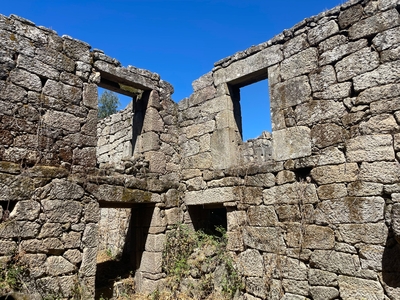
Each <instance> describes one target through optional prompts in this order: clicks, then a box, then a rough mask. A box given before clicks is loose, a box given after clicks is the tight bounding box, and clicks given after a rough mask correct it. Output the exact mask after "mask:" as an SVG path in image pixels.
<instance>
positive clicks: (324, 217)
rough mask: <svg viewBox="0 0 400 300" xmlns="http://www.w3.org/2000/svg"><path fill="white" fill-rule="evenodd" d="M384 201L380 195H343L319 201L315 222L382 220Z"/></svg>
mask: <svg viewBox="0 0 400 300" xmlns="http://www.w3.org/2000/svg"><path fill="white" fill-rule="evenodd" d="M384 207H385V201H384V200H383V198H381V197H345V198H342V199H338V200H327V201H323V202H321V203H319V204H318V205H317V209H316V210H315V214H316V215H315V219H316V223H317V224H341V223H368V222H378V221H380V220H383V216H384Z"/></svg>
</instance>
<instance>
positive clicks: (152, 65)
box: [0, 0, 344, 140]
mask: <svg viewBox="0 0 400 300" xmlns="http://www.w3.org/2000/svg"><path fill="white" fill-rule="evenodd" d="M343 2H344V1H342V0H302V1H299V0H286V1H276V0H275V1H271V0H257V1H256V0H239V1H238V0H143V1H138V0H113V1H111V0H109V1H105V0H96V1H92V0H90V1H86V0H68V1H64V0H52V1H50V0H40V1H38V0H37V1H27V0H20V1H2V4H1V6H0V13H1V14H3V15H6V16H9V15H10V14H16V15H19V16H21V17H24V18H26V19H29V20H31V21H33V22H34V23H36V24H37V25H42V26H45V27H48V28H51V29H53V30H55V31H57V32H58V34H59V35H64V34H67V35H69V36H72V37H73V38H76V39H80V40H83V41H85V42H87V43H89V44H90V45H91V46H92V47H93V48H98V49H101V50H103V51H104V52H105V53H106V54H107V55H109V56H111V57H115V58H117V59H118V60H119V61H120V62H121V63H122V65H124V66H127V65H133V66H135V67H138V68H144V69H148V70H150V71H152V72H156V73H158V74H160V75H161V78H162V79H164V80H166V81H168V82H170V83H171V84H172V85H173V86H174V88H175V93H174V94H173V95H172V98H173V99H174V100H175V101H177V102H178V101H179V100H181V99H183V98H185V97H188V96H189V95H190V94H191V93H192V87H191V83H192V81H193V80H195V79H197V78H198V77H200V76H201V75H203V74H205V73H207V72H209V71H210V70H211V69H212V68H213V64H214V62H216V61H218V60H220V59H221V58H224V57H226V56H229V55H232V54H234V53H235V52H237V51H241V50H245V49H247V48H249V47H250V46H252V45H257V44H259V43H262V42H264V41H267V40H269V39H271V38H272V37H273V36H275V35H276V34H279V33H280V32H282V31H283V30H284V29H287V28H290V27H292V26H293V25H295V24H296V23H298V22H300V21H301V20H303V19H304V18H307V17H310V16H312V15H316V14H318V13H320V12H322V11H324V10H327V9H330V8H333V7H334V6H336V5H339V4H341V3H343ZM262 83H263V82H261V83H259V84H257V85H259V86H258V87H257V86H254V87H252V86H249V87H247V88H246V90H247V89H249V90H248V91H244V90H242V93H243V94H242V101H243V103H242V117H243V124H244V129H243V130H244V139H245V140H246V139H248V138H254V137H256V136H258V135H259V134H261V132H262V130H268V131H270V130H271V129H270V125H269V123H270V121H269V108H268V106H267V103H268V97H267V96H266V94H267V93H268V87H267V85H266V83H264V85H263V84H262ZM244 93H246V94H244ZM243 99H244V100H243ZM127 101H128V100H126V99H121V102H122V106H126V104H127ZM244 101H246V102H247V103H245V102H244ZM245 104H248V105H245ZM246 107H249V109H250V111H249V112H247V110H246V109H245V108H246ZM254 108H257V109H254ZM257 113H258V114H259V116H257ZM247 119H248V120H249V121H246V120H247ZM253 120H259V121H253ZM247 124H251V125H250V126H246V125H247Z"/></svg>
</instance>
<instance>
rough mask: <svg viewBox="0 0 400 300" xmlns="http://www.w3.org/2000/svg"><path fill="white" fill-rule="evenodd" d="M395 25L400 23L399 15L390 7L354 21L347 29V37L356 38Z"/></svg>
mask: <svg viewBox="0 0 400 300" xmlns="http://www.w3.org/2000/svg"><path fill="white" fill-rule="evenodd" d="M397 25H400V15H399V13H398V12H397V10H396V9H391V10H389V11H385V12H382V13H377V14H376V15H373V16H371V17H369V18H366V19H363V20H361V21H359V22H357V23H355V24H354V25H353V26H351V27H350V29H349V37H350V38H351V39H353V40H356V39H359V38H361V37H365V36H371V35H373V34H375V33H378V32H382V31H383V30H385V29H389V28H392V27H395V26H397Z"/></svg>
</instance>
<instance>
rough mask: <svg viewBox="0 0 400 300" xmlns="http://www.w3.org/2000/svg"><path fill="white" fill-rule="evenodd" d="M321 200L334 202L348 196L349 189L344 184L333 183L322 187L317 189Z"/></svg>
mask: <svg viewBox="0 0 400 300" xmlns="http://www.w3.org/2000/svg"><path fill="white" fill-rule="evenodd" d="M317 194H318V197H319V199H320V200H332V199H338V198H343V197H346V196H347V189H346V185H345V184H344V183H333V184H326V185H321V186H320V187H318V189H317Z"/></svg>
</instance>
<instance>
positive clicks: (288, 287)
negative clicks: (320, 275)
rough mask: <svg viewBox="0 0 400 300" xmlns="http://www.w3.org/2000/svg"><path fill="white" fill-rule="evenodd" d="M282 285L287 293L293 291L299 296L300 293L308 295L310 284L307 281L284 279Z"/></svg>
mask: <svg viewBox="0 0 400 300" xmlns="http://www.w3.org/2000/svg"><path fill="white" fill-rule="evenodd" d="M282 286H283V288H284V290H285V292H286V293H292V294H294V295H296V297H298V295H302V296H308V290H309V288H310V287H309V285H308V282H307V281H299V280H293V279H283V280H282Z"/></svg>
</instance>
